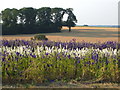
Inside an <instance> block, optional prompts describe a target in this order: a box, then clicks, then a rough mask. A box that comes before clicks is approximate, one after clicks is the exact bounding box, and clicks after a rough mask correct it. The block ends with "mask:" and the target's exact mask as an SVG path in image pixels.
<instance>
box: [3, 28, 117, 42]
mask: <svg viewBox="0 0 120 90" xmlns="http://www.w3.org/2000/svg"><path fill="white" fill-rule="evenodd" d="M42 34H44V35H46V36H47V38H48V39H49V40H51V41H70V40H72V39H73V38H74V39H76V41H79V42H80V41H86V42H98V41H100V42H105V41H118V36H119V34H118V28H107V27H73V28H72V31H71V32H68V28H67V27H63V28H62V31H61V32H60V33H42ZM33 36H34V34H25V35H4V36H2V37H1V39H6V40H15V39H21V40H22V39H23V40H30V38H31V37H33Z"/></svg>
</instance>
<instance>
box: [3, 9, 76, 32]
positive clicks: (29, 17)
mask: <svg viewBox="0 0 120 90" xmlns="http://www.w3.org/2000/svg"><path fill="white" fill-rule="evenodd" d="M1 14H2V21H3V23H2V25H3V31H2V34H24V33H29V34H30V33H45V32H46V33H47V32H60V31H61V28H62V26H67V27H69V31H71V27H73V26H75V23H76V22H77V19H76V16H75V15H74V14H73V9H72V8H67V9H63V8H50V7H42V8H39V9H35V8H32V7H27V8H21V9H19V10H18V9H15V8H13V9H10V8H6V9H5V10H3V11H2V13H1ZM65 14H67V15H68V17H67V20H66V21H63V17H64V15H65Z"/></svg>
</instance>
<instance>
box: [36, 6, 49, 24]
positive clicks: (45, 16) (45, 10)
mask: <svg viewBox="0 0 120 90" xmlns="http://www.w3.org/2000/svg"><path fill="white" fill-rule="evenodd" d="M37 23H38V24H39V25H45V24H46V25H49V24H50V23H51V8H49V7H42V8H39V9H38V10H37Z"/></svg>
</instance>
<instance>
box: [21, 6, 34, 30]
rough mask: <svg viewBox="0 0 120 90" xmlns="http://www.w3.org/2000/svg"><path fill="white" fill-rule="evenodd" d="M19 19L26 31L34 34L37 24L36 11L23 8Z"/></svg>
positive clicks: (30, 8)
mask: <svg viewBox="0 0 120 90" xmlns="http://www.w3.org/2000/svg"><path fill="white" fill-rule="evenodd" d="M19 17H20V24H22V25H23V27H24V29H25V30H29V31H30V32H33V31H32V30H33V29H34V25H35V23H36V9H34V8H32V7H28V8H22V9H20V10H19ZM29 31H28V32H29Z"/></svg>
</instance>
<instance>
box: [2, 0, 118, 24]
mask: <svg viewBox="0 0 120 90" xmlns="http://www.w3.org/2000/svg"><path fill="white" fill-rule="evenodd" d="M118 1H119V0H3V1H2V3H0V11H2V10H4V9H5V8H17V9H20V8H23V7H33V8H40V7H51V8H54V7H62V8H73V9H74V14H75V15H76V17H77V20H78V23H77V24H78V25H83V24H88V25H117V24H118Z"/></svg>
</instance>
